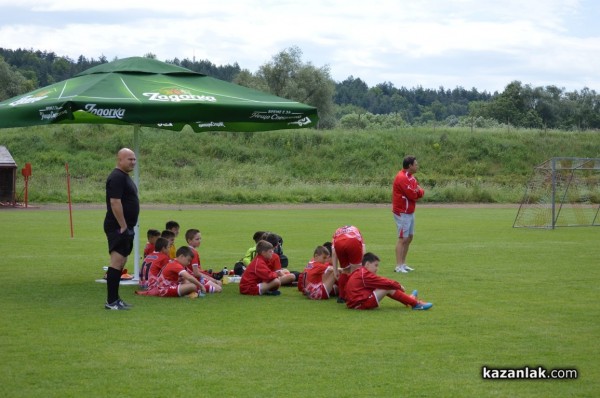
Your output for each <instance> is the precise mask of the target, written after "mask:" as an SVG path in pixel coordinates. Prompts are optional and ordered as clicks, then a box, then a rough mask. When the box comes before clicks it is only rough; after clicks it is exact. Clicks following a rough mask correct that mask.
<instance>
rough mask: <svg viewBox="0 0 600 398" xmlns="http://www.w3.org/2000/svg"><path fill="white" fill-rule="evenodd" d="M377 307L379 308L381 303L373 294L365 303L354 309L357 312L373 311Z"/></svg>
mask: <svg viewBox="0 0 600 398" xmlns="http://www.w3.org/2000/svg"><path fill="white" fill-rule="evenodd" d="M377 307H379V301H377V296H375V294H374V293H372V294H371V295H370V296H369V297H368V298H367V299H366V300H365V301H363V302H362V303H360V304H359V305H357V306H355V307H353V308H354V309H355V310H372V309H374V308H377Z"/></svg>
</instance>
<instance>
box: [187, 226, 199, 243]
mask: <svg viewBox="0 0 600 398" xmlns="http://www.w3.org/2000/svg"><path fill="white" fill-rule="evenodd" d="M198 232H200V230H198V229H195V228H192V229H188V230H187V231H185V241H186V242H189V241H191V240H192V239H194V236H196V234H197V233H198Z"/></svg>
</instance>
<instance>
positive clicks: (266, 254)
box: [240, 240, 281, 296]
mask: <svg viewBox="0 0 600 398" xmlns="http://www.w3.org/2000/svg"><path fill="white" fill-rule="evenodd" d="M256 253H257V255H256V257H254V260H252V261H251V262H250V264H248V267H247V268H246V270H245V271H244V273H243V274H242V279H241V280H240V293H241V294H247V295H250V296H278V295H280V294H281V292H280V291H279V290H278V289H279V286H281V281H280V280H279V274H278V273H277V272H274V271H271V269H270V268H269V265H268V262H269V260H270V259H271V257H272V256H273V245H272V244H270V243H269V242H267V241H265V240H260V241H258V243H257V244H256Z"/></svg>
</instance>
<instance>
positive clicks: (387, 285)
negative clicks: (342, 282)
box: [346, 253, 433, 310]
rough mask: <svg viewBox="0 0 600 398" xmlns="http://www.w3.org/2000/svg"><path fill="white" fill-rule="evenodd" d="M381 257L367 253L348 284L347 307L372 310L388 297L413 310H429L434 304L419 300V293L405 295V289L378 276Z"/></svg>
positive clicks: (351, 275) (390, 280) (392, 281)
mask: <svg viewBox="0 0 600 398" xmlns="http://www.w3.org/2000/svg"><path fill="white" fill-rule="evenodd" d="M378 268H379V257H377V256H376V255H375V254H373V253H366V254H365V255H364V257H363V260H362V266H360V267H358V268H356V269H355V270H354V271H353V272H352V274H350V278H349V279H348V282H347V284H346V306H347V307H348V308H352V309H357V310H370V309H373V308H377V307H379V303H380V302H381V300H383V299H384V298H385V297H386V296H387V297H390V298H392V299H394V300H396V301H399V302H401V303H402V304H404V305H407V306H411V307H412V309H413V310H428V309H430V308H431V307H432V306H433V304H431V303H426V302H423V301H419V300H417V291H416V290H415V291H413V293H412V295H410V296H409V295H408V294H406V293H404V287H402V285H401V284H400V283H398V282H396V281H394V280H392V279H388V278H384V277H381V276H377V275H376V274H377V269H378Z"/></svg>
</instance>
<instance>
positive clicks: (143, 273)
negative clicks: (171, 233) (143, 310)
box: [140, 232, 170, 290]
mask: <svg viewBox="0 0 600 398" xmlns="http://www.w3.org/2000/svg"><path fill="white" fill-rule="evenodd" d="M159 233H160V232H159ZM154 248H155V250H154V251H153V252H152V253H150V254H148V255H147V256H146V257H144V261H143V262H142V267H141V269H140V287H141V288H142V289H144V290H146V289H152V288H153V287H154V286H155V285H156V280H157V278H158V276H159V275H160V272H161V271H162V269H163V268H164V267H165V265H167V263H168V262H169V260H170V259H169V241H168V240H166V239H165V238H160V237H159V238H158V239H156V242H155V244H154Z"/></svg>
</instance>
